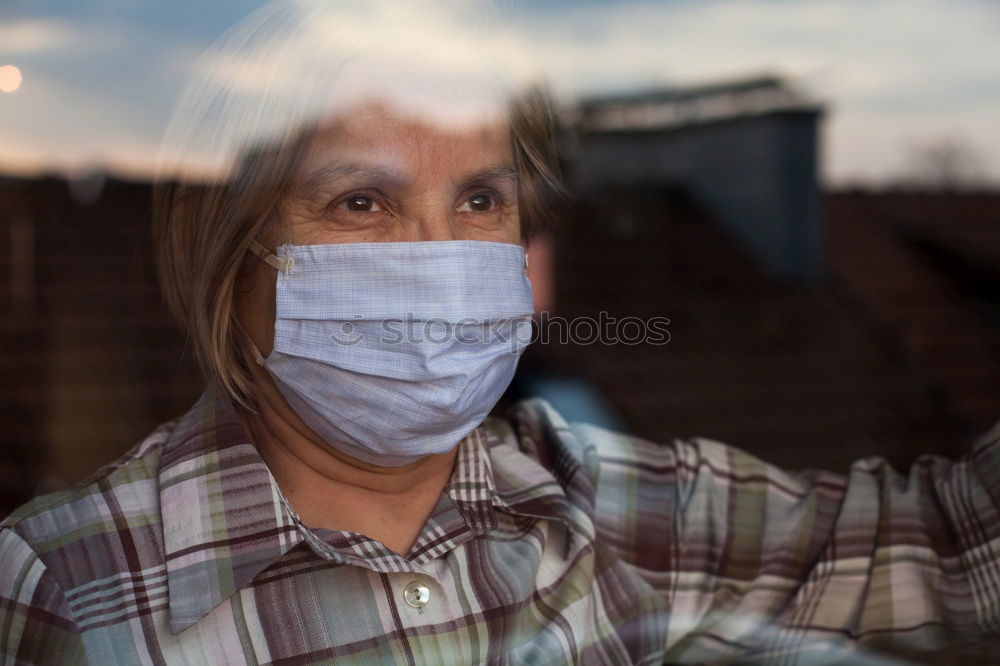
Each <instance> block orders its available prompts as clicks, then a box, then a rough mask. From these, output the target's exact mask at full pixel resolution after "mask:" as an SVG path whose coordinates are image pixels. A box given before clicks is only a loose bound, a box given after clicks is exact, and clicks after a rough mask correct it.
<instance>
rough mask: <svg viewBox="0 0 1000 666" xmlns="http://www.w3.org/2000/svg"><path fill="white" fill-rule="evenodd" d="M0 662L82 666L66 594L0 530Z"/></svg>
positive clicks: (6, 530)
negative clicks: (74, 665)
mask: <svg viewBox="0 0 1000 666" xmlns="http://www.w3.org/2000/svg"><path fill="white" fill-rule="evenodd" d="M0 658H2V661H3V663H4V664H81V663H84V662H85V658H84V650H83V643H82V640H81V637H80V632H79V630H78V628H77V625H76V622H74V620H73V618H72V616H71V614H70V610H69V606H68V604H67V603H66V596H65V594H64V593H63V591H62V589H61V588H60V587H59V585H58V583H57V582H56V580H55V578H54V577H53V575H52V573H51V572H50V571H49V570H48V569H47V568H46V566H45V565H44V564H43V563H42V561H41V560H40V559H39V557H38V555H37V554H36V553H35V552H34V551H33V550H32V549H31V547H30V546H29V545H28V544H27V543H25V541H24V540H23V539H22V538H21V537H20V536H18V535H17V534H16V533H15V532H14V531H13V530H12V529H9V528H0Z"/></svg>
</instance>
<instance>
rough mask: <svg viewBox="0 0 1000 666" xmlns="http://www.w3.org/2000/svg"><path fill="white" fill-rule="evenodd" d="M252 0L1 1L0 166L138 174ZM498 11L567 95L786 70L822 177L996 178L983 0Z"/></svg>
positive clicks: (996, 89)
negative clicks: (922, 161)
mask: <svg viewBox="0 0 1000 666" xmlns="http://www.w3.org/2000/svg"><path fill="white" fill-rule="evenodd" d="M261 4H262V3H260V2H255V1H254V0H243V1H238V0H210V1H205V0H197V1H194V0H172V1H171V2H169V3H167V2H153V1H152V0H0V68H2V67H4V66H8V65H9V66H13V67H16V68H17V72H19V73H20V81H19V82H18V81H17V79H16V76H15V74H16V73H17V72H15V71H14V70H13V68H10V69H7V70H0V91H2V90H8V89H10V88H12V87H14V88H15V89H13V90H10V91H8V92H0V171H20V172H24V171H39V170H59V169H72V168H81V167H94V166H100V167H103V168H107V169H109V170H111V171H115V172H120V173H133V174H136V175H144V174H148V173H150V172H151V170H152V165H153V161H154V158H155V155H156V151H157V148H158V146H159V142H160V139H161V136H162V133H163V131H164V128H165V126H166V123H167V121H168V119H169V117H170V114H171V111H172V109H173V104H174V100H175V98H176V96H177V94H178V92H179V90H180V88H181V86H182V84H183V82H184V80H185V78H186V77H187V76H189V75H190V73H191V72H192V71H195V69H196V67H197V65H196V61H197V59H198V56H199V54H200V53H201V52H202V51H203V50H204V49H205V48H206V47H207V46H209V45H210V44H211V43H212V42H213V41H214V40H215V38H216V37H218V36H219V35H220V34H221V33H222V32H223V31H225V30H226V28H227V27H229V26H231V25H232V24H233V23H235V22H237V21H238V20H239V19H240V18H241V17H242V16H244V15H245V14H246V13H248V12H249V11H252V10H253V9H254V8H256V7H258V6H260V5H261ZM507 4H509V3H507ZM358 20H360V21H363V20H364V17H363V16H362V17H359V18H358ZM501 21H502V26H501V28H499V29H500V30H501V31H502V32H503V34H504V39H505V40H506V41H507V42H508V43H510V44H513V45H515V48H523V49H524V50H525V52H530V53H532V57H533V58H536V59H537V60H538V61H539V62H541V63H543V68H544V71H545V73H546V75H547V77H548V79H549V80H550V82H551V83H552V84H553V85H554V86H555V87H556V88H557V89H558V91H559V92H561V93H563V94H564V95H575V94H581V93H594V92H602V91H608V90H615V91H624V90H628V89H630V88H636V87H643V88H647V87H650V86H655V85H682V84H687V83H701V82H712V81H718V80H728V79H733V78H738V77H741V76H748V75H754V74H760V73H780V74H784V75H786V76H788V77H789V78H790V80H791V81H792V82H793V83H795V84H796V85H798V86H800V87H801V88H803V89H805V90H807V91H808V92H810V93H811V94H812V95H814V96H816V97H817V98H819V99H820V100H822V101H824V102H825V103H827V105H828V108H829V116H828V119H827V122H826V125H825V132H824V134H825V136H824V158H823V161H824V165H823V169H824V173H825V176H826V179H827V180H828V181H829V182H832V183H834V184H843V183H845V182H851V183H855V182H868V183H875V184H878V183H884V182H888V181H891V180H892V179H894V178H896V177H898V176H899V175H900V174H902V173H904V172H905V171H906V169H907V158H908V156H910V155H912V153H913V151H914V150H917V149H919V147H920V146H923V145H926V144H928V143H929V142H935V141H941V140H949V141H955V142H959V143H962V144H965V145H967V146H968V147H969V150H970V151H971V152H972V153H974V154H975V157H976V159H977V160H978V161H979V162H980V163H981V165H982V170H983V172H984V173H985V174H987V175H988V177H989V178H990V179H991V180H992V181H993V182H995V183H1000V46H998V44H1000V38H998V35H1000V2H996V0H756V1H743V2H737V1H723V0H658V1H646V2H634V1H631V0H618V1H616V2H597V1H596V0H530V1H529V0H523V1H522V2H520V3H518V6H517V7H515V8H514V9H512V10H511V11H510V12H509V13H503V14H502V15H501ZM15 83H16V85H15Z"/></svg>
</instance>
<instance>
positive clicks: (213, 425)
mask: <svg viewBox="0 0 1000 666" xmlns="http://www.w3.org/2000/svg"><path fill="white" fill-rule="evenodd" d="M512 415H513V417H514V418H513V420H514V423H515V427H516V431H515V428H514V427H512V425H511V423H508V422H507V421H506V420H503V419H497V418H489V419H487V420H486V422H484V423H483V425H482V426H481V427H479V428H477V429H476V430H475V431H473V433H472V434H471V435H470V436H469V437H467V438H466V439H465V440H463V442H462V443H461V445H460V446H461V447H462V448H461V449H460V450H459V455H458V458H457V460H456V466H455V471H454V473H453V475H452V478H451V480H450V481H449V483H448V486H447V487H446V495H447V497H448V498H449V499H450V503H449V502H448V501H447V500H446V501H443V502H439V506H438V509H435V512H434V514H433V515H432V516H431V518H430V520H429V525H428V528H429V529H425V530H424V531H423V533H422V535H421V537H418V542H417V544H415V546H414V551H413V553H416V556H415V557H414V561H413V563H416V564H419V563H420V562H421V561H423V560H426V559H428V558H431V557H437V556H439V555H441V554H443V553H444V552H447V550H450V549H451V548H454V547H455V546H456V545H458V544H460V543H462V542H464V541H466V540H468V539H471V538H474V537H476V536H479V535H481V534H483V533H485V532H488V531H489V530H492V529H494V528H495V527H496V525H497V517H496V514H495V511H496V510H500V511H505V512H508V513H511V514H514V515H520V516H528V517H534V518H541V519H548V520H555V521H558V522H560V523H562V524H564V525H565V526H566V527H567V529H569V530H570V532H571V533H573V534H578V535H581V536H583V537H585V538H588V539H592V538H593V523H592V520H591V518H592V509H593V499H592V487H591V486H589V485H588V481H587V475H585V474H583V473H582V468H581V466H580V464H579V462H578V460H577V459H576V458H575V457H574V455H572V453H571V450H572V448H573V445H574V441H573V439H572V434H571V431H570V430H569V428H568V427H563V428H559V427H558V426H559V423H560V422H561V419H560V418H559V417H558V415H557V414H556V413H555V412H554V410H552V409H551V407H548V405H547V403H544V402H541V401H530V402H528V403H522V406H521V407H519V408H518V409H515V410H514V412H512ZM554 420H555V422H554ZM553 424H554V425H555V426H557V427H556V429H555V430H553V429H552V427H551V426H552V425H553ZM562 426H565V423H562ZM567 444H568V445H567ZM159 488H160V511H161V519H162V525H163V545H164V556H165V559H166V569H167V587H168V592H169V628H170V632H171V633H172V634H177V633H179V632H181V631H183V630H184V629H186V628H188V627H190V626H191V625H193V624H195V623H196V622H197V621H198V620H200V619H201V618H203V617H204V616H205V615H207V614H208V613H209V612H211V611H212V609H214V608H215V607H216V606H218V605H219V604H220V603H222V602H223V601H225V600H226V599H228V598H229V597H231V596H232V595H233V594H235V593H236V592H237V591H238V590H240V589H242V588H243V587H244V586H246V585H248V584H249V583H250V581H252V580H253V578H254V577H255V576H256V575H257V574H259V573H260V572H261V571H263V570H264V569H266V568H267V567H268V566H270V565H271V564H273V563H274V562H275V561H276V560H278V559H279V558H280V557H281V556H282V555H284V554H285V553H287V552H288V551H289V550H291V549H292V548H294V547H295V546H296V545H298V544H299V543H302V542H303V541H305V542H307V543H308V545H309V546H310V547H311V548H313V550H315V551H316V552H317V553H319V554H320V555H321V556H323V557H326V558H327V559H333V558H336V559H338V560H340V561H341V562H344V563H352V562H354V563H360V562H356V561H357V560H358V557H357V556H356V554H353V553H352V552H350V551H351V549H350V548H343V549H337V548H332V547H331V545H330V544H329V543H324V541H323V540H322V539H321V538H320V537H318V536H317V533H318V532H319V531H315V530H310V529H309V528H307V527H306V526H305V525H304V524H303V523H302V522H301V520H300V519H299V518H298V516H297V515H296V513H295V512H294V510H293V509H292V508H291V507H290V506H289V505H288V503H287V500H286V499H285V497H284V495H283V494H282V493H281V490H280V489H279V488H278V484H277V482H276V481H275V479H274V477H273V475H272V474H271V472H270V470H269V469H268V468H267V465H266V464H265V463H264V461H263V459H262V458H261V457H260V454H259V453H258V452H257V449H256V448H255V447H254V445H253V444H252V443H251V442H250V438H249V437H248V436H247V434H246V431H245V429H244V428H243V424H242V423H241V422H240V419H239V417H238V415H237V413H236V410H235V408H234V407H233V405H232V403H231V402H230V400H229V397H228V396H227V395H226V393H225V391H223V390H222V389H221V388H220V387H218V386H215V385H213V386H210V387H209V389H208V390H206V392H205V393H204V394H203V395H202V397H201V398H200V399H199V400H198V402H197V403H196V404H195V405H194V407H192V408H191V410H190V411H189V412H188V413H187V414H186V415H185V416H184V417H182V418H181V419H180V421H179V422H178V423H177V425H176V427H175V429H174V431H173V432H172V433H171V435H170V438H169V439H168V441H167V442H166V444H165V446H164V451H163V457H162V459H161V463H160V471H159ZM581 489H582V493H581ZM449 505H450V506H451V507H454V509H455V510H457V513H458V514H459V517H457V518H456V517H455V516H454V515H453V514H454V511H452V512H450V513H449V510H448V507H449ZM458 522H460V523H462V524H461V525H458ZM439 523H440V524H439ZM456 526H457V527H458V528H457V529H456ZM435 535H438V536H435ZM442 535H446V536H444V538H440V536H442ZM431 537H434V538H435V539H436V541H434V542H432V541H431ZM421 540H427V543H422V541H421ZM568 545H569V541H567V546H568ZM381 558H382V559H383V560H386V562H383V563H382V566H384V567H387V568H388V569H396V568H398V567H399V566H407V565H409V564H410V562H406V561H404V558H402V557H401V556H398V555H395V554H391V553H389V551H388V550H386V553H385V554H383V555H382V556H381ZM390 559H391V560H398V561H395V562H389V561H388V560H390Z"/></svg>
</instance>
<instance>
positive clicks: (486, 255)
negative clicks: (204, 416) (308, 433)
mask: <svg viewBox="0 0 1000 666" xmlns="http://www.w3.org/2000/svg"><path fill="white" fill-rule="evenodd" d="M251 249H252V250H253V251H254V252H255V253H256V254H258V255H260V256H261V257H262V258H264V260H265V261H267V263H268V264H270V265H271V266H274V267H275V268H277V269H278V278H277V297H276V298H277V318H276V321H275V326H274V350H273V351H272V352H271V354H270V355H269V356H268V357H267V358H266V359H258V360H259V362H262V363H263V364H264V365H265V366H266V367H267V369H268V370H269V371H270V372H271V374H272V375H273V376H274V379H275V383H276V384H277V386H278V389H279V390H280V391H281V394H282V395H283V396H284V397H285V399H286V400H287V401H288V403H289V404H290V405H291V406H292V408H293V409H294V410H295V411H296V412H297V413H298V415H299V416H300V417H301V418H302V420H303V421H304V422H305V423H306V425H308V426H309V427H310V428H312V429H313V430H314V431H315V432H316V434H318V435H319V436H320V437H322V438H323V439H324V440H326V441H327V442H328V443H329V444H330V445H331V446H333V447H335V448H337V449H338V450H340V451H342V452H343V453H346V454H348V455H350V456H352V457H354V458H357V459H359V460H362V461H364V462H367V463H370V464H374V465H382V466H388V467H395V466H399V465H405V464H407V463H410V462H413V461H414V460H417V459H419V458H422V457H424V456H427V455H431V454H435V453H444V452H447V451H449V450H451V449H452V448H453V447H454V446H455V445H456V444H458V443H459V441H461V440H462V438H463V437H465V436H466V435H468V434H469V433H470V432H471V431H472V430H473V429H474V428H476V427H477V426H478V425H479V424H480V423H481V422H482V420H483V419H484V418H485V417H486V415H487V414H488V413H489V411H490V409H492V408H493V406H494V405H495V404H496V402H497V400H499V399H500V396H501V395H502V394H503V392H504V390H505V389H506V388H507V385H508V384H509V383H510V380H511V378H512V377H513V376H514V370H515V369H516V367H517V361H518V359H519V358H520V356H521V353H522V352H523V351H524V348H525V347H526V346H527V344H528V342H529V340H530V336H531V316H532V314H533V310H534V308H533V304H532V297H531V284H530V282H529V281H528V278H527V276H526V275H525V270H524V269H525V266H526V261H525V255H524V248H522V247H521V246H519V245H510V244H506V243H493V242H486V241H432V242H412V243H342V244H333V245H303V246H295V245H282V246H281V247H279V248H278V251H277V256H275V255H272V254H269V253H268V252H267V250H265V249H264V248H263V247H262V246H260V245H259V244H258V243H256V242H254V244H253V246H252V248H251Z"/></svg>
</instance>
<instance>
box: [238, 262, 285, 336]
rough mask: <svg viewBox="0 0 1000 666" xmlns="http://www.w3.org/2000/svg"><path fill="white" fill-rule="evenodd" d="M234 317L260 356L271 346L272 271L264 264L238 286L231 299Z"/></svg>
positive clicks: (273, 309)
mask: <svg viewBox="0 0 1000 666" xmlns="http://www.w3.org/2000/svg"><path fill="white" fill-rule="evenodd" d="M261 263H263V262H261ZM233 302H234V308H235V311H236V317H237V319H238V321H239V323H240V326H242V327H243V330H244V331H245V332H246V334H247V335H248V336H250V339H251V340H252V341H253V343H254V345H255V346H256V347H257V350H258V351H260V353H261V354H262V355H263V356H267V355H268V354H270V353H271V348H272V347H273V346H274V319H275V315H276V313H277V308H276V304H275V275H274V271H273V270H272V269H271V268H270V267H267V266H266V264H264V267H258V268H257V269H256V270H255V271H254V273H253V275H252V276H249V277H248V278H247V279H246V280H244V281H243V282H242V283H241V284H239V285H238V287H237V291H236V294H235V296H234V299H233Z"/></svg>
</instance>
